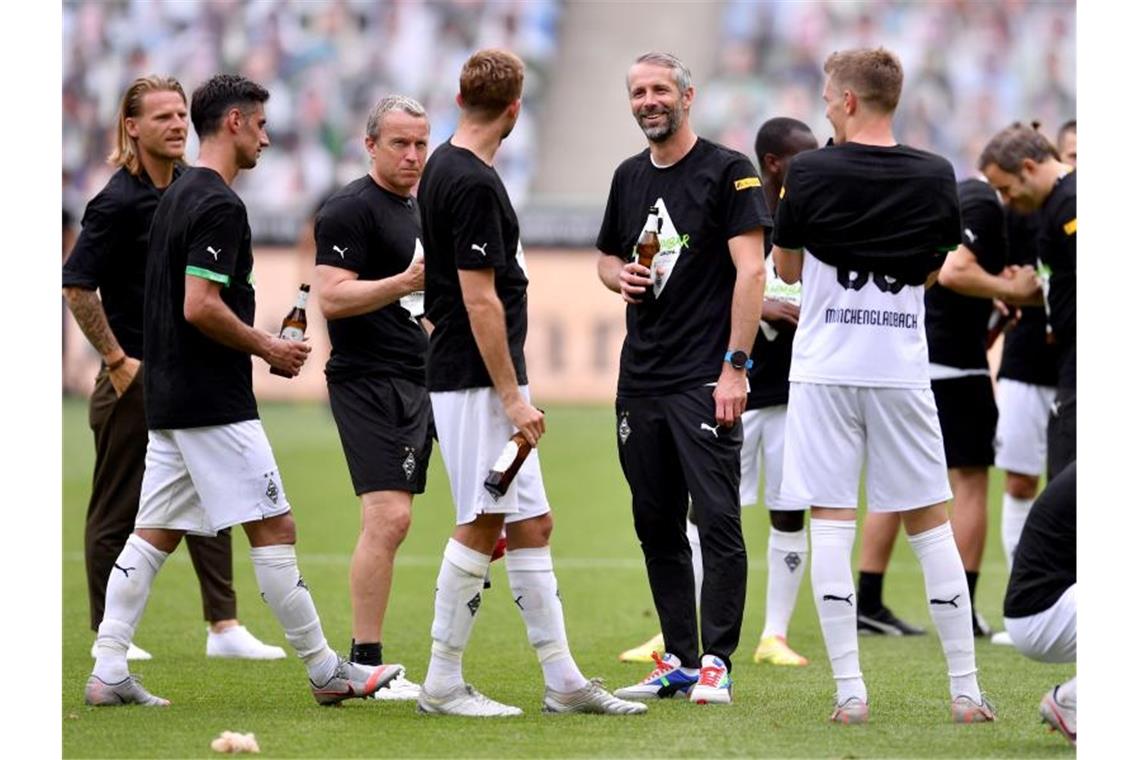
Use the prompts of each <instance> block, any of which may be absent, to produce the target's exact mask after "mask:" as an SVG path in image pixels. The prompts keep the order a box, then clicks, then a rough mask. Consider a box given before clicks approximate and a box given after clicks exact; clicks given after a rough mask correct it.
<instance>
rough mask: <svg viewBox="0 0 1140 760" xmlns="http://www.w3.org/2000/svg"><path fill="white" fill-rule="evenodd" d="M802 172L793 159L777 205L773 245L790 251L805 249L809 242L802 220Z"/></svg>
mask: <svg viewBox="0 0 1140 760" xmlns="http://www.w3.org/2000/svg"><path fill="white" fill-rule="evenodd" d="M801 174H802V172H801V171H799V167H798V165H797V162H796V160H795V159H792V163H791V166H789V167H788V173H787V174H786V175H785V176H784V186H783V187H782V188H780V199H779V201H778V202H777V203H776V224H775V228H774V229H773V230H772V244H773V245H778V246H780V247H781V248H786V249H788V250H792V251H794V250H798V249H800V248H803V247H804V246H805V245H806V243H807V241H806V240H805V237H804V229H803V226H802V222H801V218H802V212H801V210H800V207H801V205H802V204H803V202H804V198H803V189H802V188H803V183H802V181H801V179H800V177H801Z"/></svg>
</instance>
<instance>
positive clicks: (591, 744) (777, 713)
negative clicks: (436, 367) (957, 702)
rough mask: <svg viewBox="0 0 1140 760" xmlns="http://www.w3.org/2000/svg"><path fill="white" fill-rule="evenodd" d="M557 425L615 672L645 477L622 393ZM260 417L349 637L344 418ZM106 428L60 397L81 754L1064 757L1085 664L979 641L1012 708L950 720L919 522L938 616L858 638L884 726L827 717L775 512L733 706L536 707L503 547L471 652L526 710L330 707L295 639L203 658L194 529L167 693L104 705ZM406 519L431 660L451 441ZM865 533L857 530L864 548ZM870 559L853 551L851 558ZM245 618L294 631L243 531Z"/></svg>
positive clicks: (637, 563)
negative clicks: (90, 591)
mask: <svg viewBox="0 0 1140 760" xmlns="http://www.w3.org/2000/svg"><path fill="white" fill-rule="evenodd" d="M547 408H548V410H549V411H548V415H547V435H546V437H544V438H543V440H542V443H541V456H542V466H543V472H544V477H545V480H546V488H547V492H548V495H549V497H550V501H551V503H552V504H553V506H554V513H555V531H554V536H553V540H552V547H553V552H554V558H555V568H556V572H557V575H558V581H559V588H560V591H561V595H562V599H563V603H564V605H565V613H566V625H567V629H568V633H569V639H570V647H571V650H572V651H573V652H574V656H575V658H576V659H577V661H578V664H579V665H580V667H581V669H582V671H583V672H584V673H585V674H586V675H587V676H588V677H592V676H601V677H603V678H604V680H605V685H606V686H607V688H610V689H614V688H617V687H620V686H625V685H628V684H630V683H633V682H635V681H637V680H639V679H641V678H642V677H643V676H644V675H645V674H646V673H647V672H648V668H647V667H646V666H643V665H640V664H626V663H620V662H618V660H617V655H618V653H619V652H621V651H622V650H624V649H627V648H629V647H631V646H634V645H636V644H640V643H641V642H642V641H644V640H645V639H646V638H648V637H649V636H650V635H651V634H653V633H655V632H656V631H657V621H656V615H655V614H654V612H653V609H652V602H651V599H650V595H649V587H648V583H647V581H646V576H645V568H644V564H643V562H642V559H641V552H640V549H639V547H638V544H637V540H636V537H635V535H634V532H633V525H632V521H631V517H630V507H629V492H628V489H627V487H626V484H625V481H624V479H623V478H622V475H621V471H620V469H619V466H618V462H617V454H616V452H615V447H616V440H615V435H614V432H613V412H612V409H610V408H607V407H604V406H598V407H579V406H573V407H572V406H555V405H548V406H547ZM261 411H262V419H263V421H264V424H265V428H266V431H267V433H268V436H269V440H270V442H271V443H272V445H273V449H274V452H275V454H276V456H277V461H278V464H279V466H280V468H281V473H282V478H283V480H284V484H285V490H286V493H287V494H288V496H289V500H290V502H291V504H292V505H293V509H294V514H295V516H296V520H297V525H298V537H299V538H298V543H297V553H298V559H299V563H300V567H301V572H302V573H303V575H304V578H305V582H306V583H307V584H308V586H309V588H310V589H311V590H312V593H313V596H314V598H315V600H316V603H317V607H318V609H319V611H320V615H321V620H322V623H323V625H324V630H325V634H326V636H327V637H328V639H329V642H330V644H331V645H332V646H333V648H335V649H337V650H338V651H340V652H342V653H344V652H345V651H346V650H347V647H348V642H349V638H350V634H351V630H350V621H351V617H350V609H349V598H348V565H349V555H350V553H351V550H352V546H353V544H354V541H355V536H356V533H357V530H358V525H359V514H358V513H359V507H358V502H357V499H356V497H355V496H354V495H353V493H352V488H351V485H350V483H349V478H348V471H347V468H346V466H345V463H344V458H343V456H342V454H341V450H340V444H339V440H338V438H337V434H336V429H335V427H334V425H333V421H332V417H331V415H330V414H329V412H328V410H327V408H326V407H325V406H323V405H320V404H305V405H284V404H282V405H276V404H274V405H270V404H265V405H263V406H262V409H261ZM92 459H93V445H92V440H91V433H90V430H89V429H88V427H87V414H86V405H85V403H84V402H82V401H76V400H68V401H65V403H64V414H63V661H62V662H63V667H62V671H63V673H62V677H63V680H62V684H61V686H62V690H63V699H62V715H61V722H62V735H63V755H64V756H65V757H202V756H208V755H212V754H213V753H212V752H211V750H210V749H209V745H210V741H211V740H212V739H213V738H214V737H216V736H217V735H218V734H220V733H221V732H222V731H227V730H229V731H239V732H243V733H246V732H253V733H255V734H256V735H257V738H258V741H259V742H260V745H261V752H262V755H263V756H267V757H286V756H289V757H368V756H376V757H380V756H383V757H571V756H573V757H581V756H601V757H633V756H639V757H725V756H746V757H841V758H863V757H944V758H962V757H1070V756H1072V755H1073V754H1074V753H1073V751H1072V750H1071V749H1070V747H1069V745H1068V743H1066V742H1065V741H1064V739H1062V738H1061V737H1060V735H1058V734H1049V733H1047V731H1046V729H1045V727H1044V726H1043V725H1042V724H1041V723H1040V720H1039V717H1038V713H1037V705H1038V702H1039V700H1040V698H1041V695H1042V694H1043V693H1044V692H1045V690H1046V689H1047V688H1049V687H1050V686H1052V685H1053V684H1056V683H1060V682H1061V681H1063V680H1065V679H1067V678H1069V677H1071V676H1072V675H1073V673H1074V671H1075V668H1074V666H1071V665H1043V664H1039V663H1035V662H1032V661H1030V660H1028V659H1026V658H1024V657H1022V656H1021V655H1020V654H1018V653H1017V652H1016V651H1015V650H1013V649H1012V648H1011V647H999V646H994V645H992V644H990V643H989V642H987V641H982V640H979V641H978V645H977V658H978V665H979V668H980V674H981V684H982V689H983V690H984V691H985V692H986V693H987V694H988V696H989V698H990V699H991V700H992V701H993V703H994V704H995V705H996V708H997V712H998V721H997V723H994V724H988V725H977V726H957V725H953V724H952V723H951V722H950V707H949V694H948V690H947V677H946V664H945V661H944V659H943V657H942V652H941V649H940V647H939V645H938V640H937V637H936V636H935V635H934V631H933V626H932V624H931V622H930V617H929V614H928V613H927V610H926V604H925V598H924V595H923V587H922V576H921V573H920V572H919V568H918V564H917V562H916V561H915V559H914V555H913V553H912V552H911V550H910V547H909V546H908V545H907V544H906V541H905V539H903V538H901V537H900V538H899V539H898V542H897V543H896V545H895V558H894V561H893V563H892V566H891V569H890V572H889V573H888V575H887V582H886V588H885V593H884V597H885V600H886V602H887V603H888V604H889V605H890V606H891V607H892V608H893V609H894V610H895V612H896V613H897V614H899V615H900V617H903V618H904V619H907V620H910V621H914V622H917V623H919V624H921V625H923V626H924V627H926V628H927V629H928V630H929V631H930V633H929V634H928V635H926V636H922V637H914V638H905V639H902V638H888V637H874V638H870V637H861V638H860V639H859V646H860V657H861V664H862V668H863V673H864V676H865V678H866V680H867V686H868V689H869V692H870V702H871V723H870V724H869V725H866V726H851V727H846V726H835V725H831V724H829V723H828V722H827V716H828V714H829V712H830V709H831V706H832V696H833V682H832V680H831V673H830V669H829V667H828V663H827V656H826V652H825V650H824V645H823V640H822V638H821V635H820V631H819V623H818V622H817V620H816V616H815V608H814V606H813V604H812V599H811V587H810V578H805V582H804V583H803V586H802V587H801V590H800V596H799V601H798V604H797V607H796V612H795V615H794V617H793V618H792V623H791V628H790V635H789V640H790V642H791V643H792V645H793V646H794V648H795V649H796V650H798V651H799V652H800V653H801V654H803V655H804V656H806V657H807V658H808V659H809V660H810V661H811V663H810V665H809V666H808V667H806V668H777V667H773V666H768V665H763V666H761V665H756V664H754V663H753V662H752V659H751V655H752V650H753V648H754V647H755V646H756V643H757V640H758V638H759V634H760V629H761V627H762V625H763V616H764V589H765V583H766V567H765V565H766V560H765V556H766V547H767V526H768V520H767V514H766V512H765V511H764V510H763V509H760V508H755V507H752V508H746V509H745V510H744V513H743V521H744V531H745V538H746V540H747V543H748V552H749V572H748V602H747V608H746V611H745V616H744V628H743V632H742V635H741V641H740V647H739V649H738V650H737V652H736V654H735V657H734V668H733V678H734V680H735V683H736V686H735V694H734V703H733V704H732V705H728V706H698V705H692V704H689V703H688V702H686V701H682V700H661V701H659V702H654V703H652V704H650V710H649V713H648V714H647V715H642V716H630V717H618V716H592V715H590V716H583V715H568V716H554V715H544V714H542V713H541V701H542V692H543V687H542V674H541V670H540V668H539V665H538V663H537V661H536V659H535V656H534V653H533V650H532V649H531V648H530V646H529V644H528V643H527V640H526V632H525V629H524V627H523V624H522V620H521V618H520V616H519V614H518V612H517V610H516V609H515V607H514V605H513V604H512V600H511V595H510V590H509V587H508V585H507V577H506V570H505V568H504V566H503V563H502V562H496V563H495V564H494V565H493V566H492V568H493V569H492V584H493V585H492V588H491V589H490V590H489V591H487V592H485V595H484V600H483V606H482V609H481V610H480V613H479V620H478V622H477V624H476V626H475V631H474V635H473V636H472V639H471V643H470V646H469V648H468V650H467V655H466V657H465V658H464V674H465V677H466V679H467V680H468V681H469V682H470V683H472V684H473V685H474V686H475V687H476V688H478V689H479V690H481V691H483V692H484V693H486V694H488V695H489V696H491V697H493V698H495V699H498V700H501V701H504V702H507V703H510V704H515V705H518V706H519V707H521V708H522V709H523V710H524V713H525V714H524V715H523V716H522V717H519V718H509V719H468V718H445V717H435V716H425V715H419V714H417V712H416V710H415V705H414V703H411V702H376V701H371V700H369V701H367V702H365V701H362V700H351V701H349V702H347V703H345V704H344V705H343V706H342V707H340V708H336V709H330V708H322V707H319V706H317V704H316V703H315V702H314V701H313V698H312V696H311V695H310V693H309V689H308V685H307V681H306V678H305V672H304V669H303V667H302V666H301V664H300V662H299V661H298V660H297V659H296V657H294V656H292V654H291V656H290V657H289V658H288V659H286V660H278V661H272V662H246V661H232V660H215V659H207V658H206V657H205V642H206V629H205V623H204V622H203V620H202V614H201V598H200V596H199V593H198V587H197V579H196V577H195V576H194V573H193V570H192V568H191V566H190V562H189V558H188V555H187V554H186V550H185V548H184V547H182V548H179V550H178V551H177V552H175V554H174V555H172V556H171V558H170V559H169V560H168V562H167V563H166V565H165V567H164V570H163V572H162V573H161V574H160V576H159V578H158V580H157V582H156V583H155V586H154V589H153V592H152V594H151V597H150V602H149V604H148V606H147V610H146V613H145V615H144V616H143V620H142V623H141V625H140V627H139V630H138V632H137V634H136V637H135V640H136V642H137V643H138V644H139V645H140V646H142V647H143V648H144V649H147V650H148V651H149V652H150V653H151V654H152V655H154V659H153V660H151V661H149V662H137V663H132V670H133V672H134V673H136V674H138V675H140V676H141V677H142V678H143V679H145V680H144V683H145V685H146V686H147V688H149V689H150V690H151V691H153V692H154V693H156V694H159V695H161V696H163V697H166V698H168V699H169V700H170V701H171V703H172V704H171V706H170V707H169V708H167V709H148V708H141V707H134V706H132V707H124V708H90V707H87V706H85V705H84V704H83V684H84V682H85V680H86V678H87V675H88V674H89V673H90V670H91V663H92V661H91V658H90V654H89V650H90V648H91V642H92V640H93V634H92V633H91V631H90V630H89V629H88V610H87V594H86V582H85V578H84V569H83V567H84V566H83V520H84V513H85V510H86V504H87V498H88V494H89V492H90V478H91V466H92ZM1000 487H1001V482H1000V477H998V476H997V473H994V476H993V477H991V484H990V501H989V505H990V520H989V526H990V529H989V541H988V546H987V548H986V554H985V563H984V566H983V568H982V574H981V578H980V581H979V589H978V594H977V596H978V601H977V604H978V607H979V609H980V611H981V612H982V614H983V615H984V616H985V617H986V618H987V619H988V620H989V621H990V622H991V624H995V627H998V628H1000V623H1001V599H1002V596H1003V593H1004V587H1005V581H1006V577H1007V574H1006V568H1005V561H1004V558H1003V556H1002V550H1001V540H1000V530H999V525H1000V523H999V511H1000V504H1001V492H1000ZM413 510H414V516H413V522H412V528H411V532H410V533H409V535H408V538H407V541H406V542H405V543H404V545H403V547H402V548H401V549H400V553H399V555H398V557H397V560H396V572H395V581H394V586H393V590H392V598H391V602H390V604H389V608H388V615H387V620H386V621H385V627H384V655H385V659H386V660H387V661H389V662H400V663H403V664H404V665H406V666H407V668H408V676H409V677H410V678H411V679H412V680H415V681H420V680H421V679H422V678H423V675H424V671H425V669H426V666H427V660H428V655H429V649H430V638H429V631H430V628H431V616H432V608H433V593H434V586H435V577H436V573H437V571H438V568H439V561H440V553H441V551H442V549H443V546H444V544H445V542H446V540H447V537H448V535H449V534H450V531H451V529H452V527H453V525H454V512H453V510H452V506H451V499H450V495H449V491H448V487H447V479H446V475H445V473H444V470H443V465H442V461H441V459H440V457H439V452H438V449H437V450H436V451H435V452H434V453H433V457H432V462H431V467H430V473H429V478H428V489H427V493H425V494H424V495H423V496H420V497H418V498H417V499H416V502H415V505H414V508H413ZM857 553H858V549H857V548H856V554H855V556H857ZM853 561H854V559H853ZM234 564H235V568H234V575H235V585H236V588H237V594H238V615H239V617H240V618H241V621H242V622H243V623H244V624H245V625H247V626H248V627H249V628H250V630H251V631H253V632H254V633H255V634H256V635H257V636H258V637H260V638H261V639H262V640H263V641H266V642H267V643H272V644H277V645H281V646H285V647H286V649H287V650H288V647H287V645H286V642H285V640H284V636H283V634H282V633H281V630H280V628H278V626H277V624H276V621H275V620H274V619H273V617H272V614H271V613H270V611H269V609H268V608H267V607H266V606H265V604H263V603H262V601H261V599H260V597H259V596H258V592H257V586H256V582H255V579H254V574H253V570H252V567H251V565H250V562H249V556H248V542H247V540H246V538H245V536H244V535H239V532H235V535H234Z"/></svg>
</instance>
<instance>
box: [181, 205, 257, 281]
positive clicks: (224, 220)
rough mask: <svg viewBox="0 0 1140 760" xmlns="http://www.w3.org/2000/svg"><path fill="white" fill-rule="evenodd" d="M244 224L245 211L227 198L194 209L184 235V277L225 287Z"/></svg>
mask: <svg viewBox="0 0 1140 760" xmlns="http://www.w3.org/2000/svg"><path fill="white" fill-rule="evenodd" d="M247 223H248V222H247V220H246V215H245V209H244V208H242V207H241V205H239V204H237V203H234V202H233V201H231V200H229V199H224V200H218V201H214V202H207V203H205V204H203V205H202V206H201V207H200V208H198V209H197V211H196V213H195V218H194V219H193V221H192V222H191V223H190V230H189V234H188V235H187V245H188V246H189V250H188V251H187V252H186V274H190V275H194V276H195V277H201V278H203V279H206V280H211V281H213V282H218V283H221V284H222V286H223V287H225V286H228V285H229V284H230V278H231V277H232V276H233V274H234V270H235V269H236V267H237V260H238V251H239V249H240V248H241V243H242V239H243V238H244V236H245V229H246V225H247Z"/></svg>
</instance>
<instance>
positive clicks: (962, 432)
mask: <svg viewBox="0 0 1140 760" xmlns="http://www.w3.org/2000/svg"><path fill="white" fill-rule="evenodd" d="M930 388H931V390H933V391H934V403H935V404H936V405H937V406H938V424H939V426H940V427H941V428H942V446H943V448H944V449H945V451H946V466H947V467H950V468H953V467H989V466H990V465H992V464H993V463H994V434H995V433H996V432H997V419H998V411H997V404H996V403H995V402H994V387H993V383H992V382H991V381H990V378H989V375H970V376H968V377H953V378H949V379H947V380H934V381H932V382H931V383H930Z"/></svg>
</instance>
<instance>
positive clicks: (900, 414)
mask: <svg viewBox="0 0 1140 760" xmlns="http://www.w3.org/2000/svg"><path fill="white" fill-rule="evenodd" d="M785 435H786V438H785V443H784V480H783V484H782V487H781V490H780V496H781V498H782V499H784V500H785V501H788V502H791V503H796V504H810V505H812V506H814V507H834V508H839V509H855V508H856V507H857V506H858V504H859V474H860V472H861V471H862V469H863V465H864V463H866V465H867V508H868V509H869V510H870V511H872V512H901V511H905V510H909V509H916V508H918V507H926V506H930V505H931V504H938V503H939V502H943V501H947V500H949V499H950V497H951V493H950V481H949V480H948V479H947V477H946V453H945V451H944V449H943V447H942V430H941V428H940V427H939V425H938V409H937V407H936V406H935V405H934V393H933V392H932V391H931V390H930V389H929V388H921V389H919V388H863V387H856V386H850V385H820V384H816V383H797V382H793V383H792V384H791V388H790V391H789V396H788V422H787V426H786V433H785Z"/></svg>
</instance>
